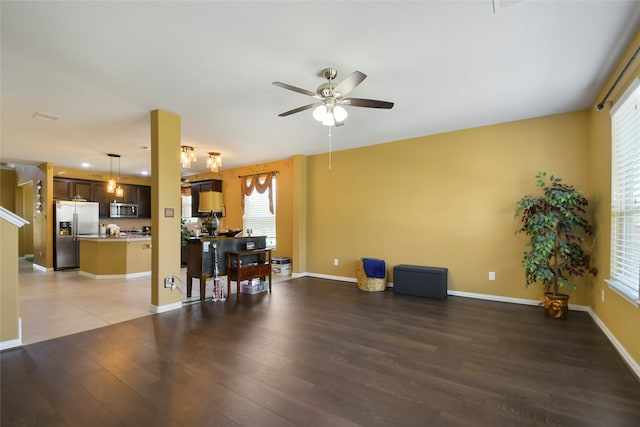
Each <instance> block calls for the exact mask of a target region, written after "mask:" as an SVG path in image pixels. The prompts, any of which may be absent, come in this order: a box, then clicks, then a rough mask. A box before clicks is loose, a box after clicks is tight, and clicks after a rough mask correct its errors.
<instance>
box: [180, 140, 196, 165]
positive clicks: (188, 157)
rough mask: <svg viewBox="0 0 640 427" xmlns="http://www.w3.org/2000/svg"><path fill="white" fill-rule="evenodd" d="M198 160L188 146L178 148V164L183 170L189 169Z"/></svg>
mask: <svg viewBox="0 0 640 427" xmlns="http://www.w3.org/2000/svg"><path fill="white" fill-rule="evenodd" d="M196 160H198V159H197V158H196V150H195V149H194V148H193V147H191V146H189V145H181V146H180V164H181V165H182V167H183V168H185V169H189V168H190V167H191V163H192V162H195V161H196Z"/></svg>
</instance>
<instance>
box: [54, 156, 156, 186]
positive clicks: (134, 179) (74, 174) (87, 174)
mask: <svg viewBox="0 0 640 427" xmlns="http://www.w3.org/2000/svg"><path fill="white" fill-rule="evenodd" d="M107 162H108V160H107V158H106V157H105V166H107V167H108V163H107ZM115 165H116V163H115V162H114V166H115ZM116 168H117V166H116ZM115 170H116V173H115V175H114V176H115V177H116V178H117V177H118V172H117V169H115ZM53 175H54V176H55V177H57V178H74V179H86V180H89V181H101V182H107V181H108V180H109V178H110V176H111V173H110V171H105V172H100V171H91V170H82V169H70V168H60V167H54V168H53ZM120 182H121V183H123V184H132V185H151V178H145V177H142V176H128V175H121V176H120Z"/></svg>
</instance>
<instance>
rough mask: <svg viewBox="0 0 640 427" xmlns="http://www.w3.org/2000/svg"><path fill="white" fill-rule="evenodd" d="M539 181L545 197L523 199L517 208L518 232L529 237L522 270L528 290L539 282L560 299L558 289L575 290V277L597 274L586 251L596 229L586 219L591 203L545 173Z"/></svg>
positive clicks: (578, 192)
mask: <svg viewBox="0 0 640 427" xmlns="http://www.w3.org/2000/svg"><path fill="white" fill-rule="evenodd" d="M536 181H537V186H538V187H541V188H542V195H540V196H531V195H527V196H524V197H523V198H522V199H520V200H519V201H518V202H517V204H516V213H515V216H516V217H520V219H521V221H522V227H521V228H520V229H519V230H518V232H519V233H524V234H526V235H527V236H528V237H529V242H528V243H527V247H528V250H527V251H525V252H524V257H523V259H522V266H523V267H524V268H525V275H526V283H527V286H529V285H531V284H532V283H536V282H540V283H542V284H543V285H544V288H545V292H548V293H553V295H558V288H559V287H569V288H571V289H575V288H576V286H575V284H574V282H573V280H572V277H578V276H583V275H585V274H592V275H594V276H595V275H596V274H597V273H598V272H597V270H596V269H595V268H594V267H593V266H592V260H591V256H590V255H589V253H588V252H587V251H586V250H585V249H584V248H583V244H584V243H585V240H586V238H588V237H589V236H592V235H593V226H591V225H590V224H589V222H588V220H587V219H585V218H584V214H585V212H586V210H585V209H586V207H587V206H588V205H589V202H588V201H587V199H586V198H585V197H584V196H583V195H582V194H581V193H580V191H578V190H576V189H575V188H574V187H573V186H571V185H567V184H563V183H562V182H561V181H562V180H561V179H560V178H558V177H554V176H553V175H551V176H549V177H547V173H546V172H539V173H538V175H536Z"/></svg>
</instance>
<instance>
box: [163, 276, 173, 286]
mask: <svg viewBox="0 0 640 427" xmlns="http://www.w3.org/2000/svg"><path fill="white" fill-rule="evenodd" d="M174 281H175V279H174V278H173V276H171V277H165V278H164V287H165V288H173V284H174Z"/></svg>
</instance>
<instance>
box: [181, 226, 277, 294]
mask: <svg viewBox="0 0 640 427" xmlns="http://www.w3.org/2000/svg"><path fill="white" fill-rule="evenodd" d="M266 239H267V238H266V237H265V236H254V237H220V236H202V237H192V238H191V239H189V243H188V246H187V298H190V297H191V288H192V282H193V279H200V299H201V300H203V301H204V297H205V295H204V293H205V289H206V287H205V282H206V281H207V279H208V278H210V277H213V275H214V270H215V267H214V262H213V245H214V244H215V245H216V248H217V250H218V274H220V275H224V274H226V271H227V270H226V267H227V263H226V262H225V254H226V253H227V252H229V251H242V250H244V248H246V247H247V242H253V243H255V245H256V247H258V248H264V247H266ZM249 252H251V251H249ZM269 277H270V276H269ZM227 282H229V281H228V280H227ZM230 290H231V287H229V286H227V297H230V295H229V291H230Z"/></svg>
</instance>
